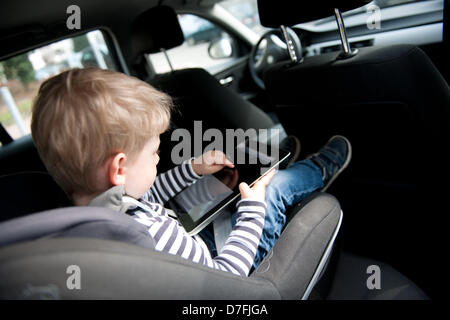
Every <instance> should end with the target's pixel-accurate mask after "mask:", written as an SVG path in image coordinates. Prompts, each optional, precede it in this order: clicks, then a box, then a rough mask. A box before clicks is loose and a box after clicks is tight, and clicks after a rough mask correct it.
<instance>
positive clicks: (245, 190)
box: [239, 182, 252, 199]
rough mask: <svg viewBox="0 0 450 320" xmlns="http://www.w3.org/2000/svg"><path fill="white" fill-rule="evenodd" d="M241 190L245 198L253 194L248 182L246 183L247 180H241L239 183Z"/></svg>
mask: <svg viewBox="0 0 450 320" xmlns="http://www.w3.org/2000/svg"><path fill="white" fill-rule="evenodd" d="M239 192H240V193H241V196H242V198H243V199H245V198H247V197H249V196H250V195H251V193H252V190H251V189H250V187H249V186H248V184H246V183H245V182H241V183H240V184H239Z"/></svg>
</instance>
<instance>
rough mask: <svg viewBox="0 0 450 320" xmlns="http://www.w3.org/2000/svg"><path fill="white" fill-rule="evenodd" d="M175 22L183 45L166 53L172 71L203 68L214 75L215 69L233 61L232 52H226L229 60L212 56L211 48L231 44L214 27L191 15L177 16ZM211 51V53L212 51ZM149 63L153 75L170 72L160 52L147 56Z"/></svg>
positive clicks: (229, 39)
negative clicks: (223, 40) (214, 44)
mask: <svg viewBox="0 0 450 320" xmlns="http://www.w3.org/2000/svg"><path fill="white" fill-rule="evenodd" d="M178 20H179V22H180V26H181V29H182V30H183V34H184V39H185V40H184V43H183V44H182V45H181V46H178V47H176V48H172V49H169V50H167V51H166V53H167V56H168V58H169V61H170V64H171V65H172V67H173V69H175V70H178V69H185V68H203V69H206V70H209V71H211V72H214V68H217V67H220V66H221V65H224V64H226V63H227V62H229V61H231V60H233V58H234V57H235V52H232V51H233V50H232V51H229V52H228V53H230V56H220V57H219V56H216V57H213V56H211V50H210V46H211V45H212V44H213V43H216V44H217V43H218V42H219V40H220V39H225V41H227V42H228V43H230V44H232V43H233V40H232V37H231V36H230V34H228V33H227V32H225V31H224V30H223V29H221V28H220V27H218V26H217V25H215V24H214V23H212V22H210V21H208V20H206V19H204V18H201V17H199V16H196V15H193V14H179V15H178ZM213 51H214V50H213ZM149 58H150V61H151V63H152V65H153V68H154V69H155V72H156V73H165V72H169V71H170V65H169V61H167V58H166V57H165V55H164V53H163V52H158V53H154V54H150V55H149Z"/></svg>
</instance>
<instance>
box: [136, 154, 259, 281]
mask: <svg viewBox="0 0 450 320" xmlns="http://www.w3.org/2000/svg"><path fill="white" fill-rule="evenodd" d="M199 178H200V176H198V175H197V174H196V173H195V172H194V170H193V169H192V166H191V162H190V161H185V162H183V163H182V164H181V165H179V166H177V167H175V168H173V169H171V170H169V171H167V172H165V173H163V174H160V175H159V176H157V177H156V179H155V183H154V184H153V186H152V187H151V188H150V189H149V190H148V192H147V193H146V194H145V195H144V196H143V197H142V198H141V199H139V202H136V204H137V207H136V208H134V209H131V210H129V211H128V213H131V214H132V215H133V217H134V218H135V219H136V220H137V221H138V222H140V223H142V224H144V225H146V226H147V227H148V232H149V234H150V236H151V237H152V238H153V239H154V240H155V243H156V247H155V249H156V250H158V251H163V252H168V253H170V254H174V255H178V256H181V257H183V258H185V259H189V260H191V261H193V262H196V263H200V264H202V265H206V266H208V267H211V268H214V269H219V270H222V271H228V272H232V273H234V274H236V275H241V276H247V275H248V273H249V271H250V268H251V266H252V264H253V260H254V258H255V254H256V250H257V248H258V244H259V240H260V237H261V233H262V229H263V226H264V217H265V209H266V205H265V203H264V202H261V201H256V200H248V199H243V200H240V201H239V202H238V204H237V213H238V214H237V219H236V224H235V225H234V227H233V229H232V231H231V234H230V235H229V237H228V239H227V241H226V243H225V245H224V246H223V248H222V250H221V251H220V252H219V254H218V255H217V256H216V257H214V258H212V257H211V254H210V252H209V250H208V248H207V246H206V245H205V243H204V242H203V241H202V240H201V238H200V237H199V236H194V237H191V236H189V235H188V234H187V233H186V232H185V231H184V229H183V228H182V227H181V226H180V225H179V223H178V221H177V220H175V219H173V218H171V217H170V216H169V215H168V213H167V210H165V209H164V207H163V205H164V203H165V202H167V201H168V200H169V199H171V198H172V197H173V196H175V195H176V194H177V193H179V192H180V191H181V190H183V189H184V188H185V187H187V186H188V185H190V184H192V183H194V182H195V181H196V180H198V179H199Z"/></svg>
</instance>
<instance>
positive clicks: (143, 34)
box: [131, 6, 184, 57]
mask: <svg viewBox="0 0 450 320" xmlns="http://www.w3.org/2000/svg"><path fill="white" fill-rule="evenodd" d="M183 42H184V35H183V31H182V29H181V26H180V23H179V21H178V17H177V14H176V12H175V10H173V9H172V8H171V7H168V6H157V7H154V8H151V9H149V10H147V11H145V12H144V13H142V14H140V15H139V16H138V17H137V18H136V19H135V20H134V22H133V24H132V29H131V45H132V50H133V55H134V57H138V56H140V55H142V54H144V53H155V52H159V51H160V50H161V49H165V50H168V49H171V48H174V47H178V46H179V45H181V44H183Z"/></svg>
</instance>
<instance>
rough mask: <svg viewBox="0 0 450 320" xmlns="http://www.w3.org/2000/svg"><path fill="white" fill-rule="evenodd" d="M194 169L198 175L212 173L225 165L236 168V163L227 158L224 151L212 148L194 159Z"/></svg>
mask: <svg viewBox="0 0 450 320" xmlns="http://www.w3.org/2000/svg"><path fill="white" fill-rule="evenodd" d="M191 164H192V169H194V171H195V173H196V174H198V175H205V174H212V173H215V172H217V171H219V170H221V169H222V168H223V167H230V168H234V164H232V163H231V161H230V160H228V159H227V157H226V156H225V154H224V153H223V152H222V151H218V150H212V151H208V152H205V153H204V154H202V155H201V156H200V157H198V158H196V159H194V160H193V161H192V162H191Z"/></svg>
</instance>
